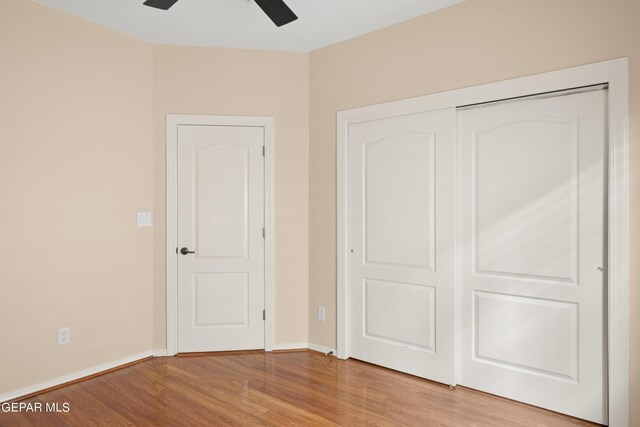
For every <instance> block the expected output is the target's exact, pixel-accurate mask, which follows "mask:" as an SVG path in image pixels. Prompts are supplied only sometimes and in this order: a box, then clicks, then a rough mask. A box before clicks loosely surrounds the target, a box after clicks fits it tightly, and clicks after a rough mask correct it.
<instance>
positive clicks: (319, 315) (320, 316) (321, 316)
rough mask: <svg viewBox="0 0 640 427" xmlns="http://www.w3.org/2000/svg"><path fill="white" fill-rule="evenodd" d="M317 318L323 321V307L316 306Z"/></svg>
mask: <svg viewBox="0 0 640 427" xmlns="http://www.w3.org/2000/svg"><path fill="white" fill-rule="evenodd" d="M318 320H319V321H321V322H324V307H322V306H318Z"/></svg>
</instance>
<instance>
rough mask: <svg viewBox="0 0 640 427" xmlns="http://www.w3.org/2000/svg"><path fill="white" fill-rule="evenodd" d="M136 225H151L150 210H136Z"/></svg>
mask: <svg viewBox="0 0 640 427" xmlns="http://www.w3.org/2000/svg"><path fill="white" fill-rule="evenodd" d="M137 218H138V227H151V212H138V217H137Z"/></svg>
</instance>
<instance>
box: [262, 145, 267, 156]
mask: <svg viewBox="0 0 640 427" xmlns="http://www.w3.org/2000/svg"><path fill="white" fill-rule="evenodd" d="M265 155H266V148H265V147H264V145H263V146H262V157H264V156H265Z"/></svg>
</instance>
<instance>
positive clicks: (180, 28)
mask: <svg viewBox="0 0 640 427" xmlns="http://www.w3.org/2000/svg"><path fill="white" fill-rule="evenodd" d="M36 1H38V2H39V3H42V4H46V5H48V6H51V7H53V8H56V9H60V10H62V11H65V12H67V13H70V14H72V15H76V16H79V17H81V18H84V19H87V20H89V21H92V22H96V23H98V24H101V25H104V26H106V27H109V28H112V29H114V30H117V31H120V32H123V33H126V34H129V35H132V36H134V37H136V38H139V39H142V40H146V41H149V42H152V43H158V44H173V45H186V46H215V47H228V48H245V49H263V50H283V51H302V52H308V51H311V50H314V49H318V48H321V47H324V46H328V45H331V44H334V43H337V42H340V41H343V40H347V39H350V38H353V37H356V36H359V35H361V34H365V33H369V32H371V31H375V30H377V29H379V28H383V27H386V26H388V25H392V24H395V23H398V22H402V21H405V20H407V19H411V18H414V17H417V16H420V15H424V14H426V13H429V12H432V11H434V10H437V9H441V8H443V7H447V6H450V5H453V4H456V3H460V2H462V1H464V0H285V1H286V3H287V4H288V5H289V7H290V8H291V9H292V10H293V11H294V12H295V13H296V15H298V17H299V19H298V20H297V21H294V22H292V23H290V24H288V25H285V26H283V27H280V28H278V27H276V26H275V25H274V24H273V23H272V22H271V21H270V20H269V18H267V16H266V15H265V14H264V13H263V12H262V10H261V9H260V8H259V7H258V5H256V4H255V3H254V2H253V1H250V0H180V1H178V3H176V4H175V5H174V6H173V7H172V8H171V9H169V10H168V11H162V10H157V9H153V8H150V7H147V6H143V5H142V3H143V2H144V0H36Z"/></svg>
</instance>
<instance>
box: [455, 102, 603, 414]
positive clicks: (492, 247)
mask: <svg viewBox="0 0 640 427" xmlns="http://www.w3.org/2000/svg"><path fill="white" fill-rule="evenodd" d="M605 117H606V96H605V91H603V90H600V91H593V92H588V93H580V94H573V95H566V96H558V97H553V98H547V99H537V100H523V101H518V102H509V103H504V104H496V105H492V106H485V107H478V108H473V109H469V110H466V111H460V112H459V115H458V141H459V167H458V169H459V177H460V186H459V196H460V198H459V204H458V206H459V215H460V230H459V231H460V237H461V240H460V244H461V246H460V252H459V253H460V266H461V269H460V274H459V280H460V282H459V283H460V311H459V313H460V316H461V317H460V326H461V335H460V342H459V347H460V376H459V381H458V382H459V383H460V384H462V385H465V386H468V387H472V388H475V389H479V390H483V391H487V392H489V393H494V394H498V395H501V396H505V397H508V398H510V399H515V400H518V401H522V402H526V403H530V404H533V405H536V406H541V407H544V408H548V409H552V410H554V411H558V412H562V413H565V414H569V415H573V416H576V417H579V418H584V419H587V420H591V421H595V422H598V423H603V424H604V423H606V422H607V398H606V375H607V370H606V354H607V346H606V320H605V319H606V317H605V312H604V309H605V306H606V286H605V277H606V273H604V271H606V265H605V262H606V261H605V260H606V253H605V224H606V216H605V212H606V203H605V201H606V193H605V190H606V178H605V176H606V175H605V159H606V126H605Z"/></svg>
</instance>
